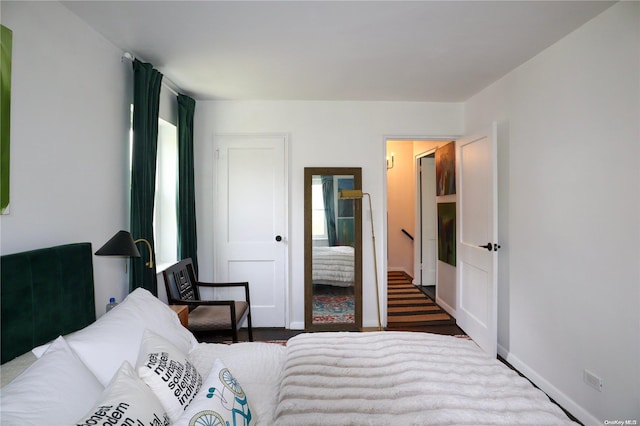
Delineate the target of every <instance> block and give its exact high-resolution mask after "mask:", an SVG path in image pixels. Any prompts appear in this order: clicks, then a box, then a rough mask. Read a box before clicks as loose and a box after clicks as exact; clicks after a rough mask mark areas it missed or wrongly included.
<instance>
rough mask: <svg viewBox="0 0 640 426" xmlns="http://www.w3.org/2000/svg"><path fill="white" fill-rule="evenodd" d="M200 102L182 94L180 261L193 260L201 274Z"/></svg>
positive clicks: (179, 107)
mask: <svg viewBox="0 0 640 426" xmlns="http://www.w3.org/2000/svg"><path fill="white" fill-rule="evenodd" d="M195 109H196V101H195V100H193V99H192V98H190V97H189V96H186V95H178V193H177V197H176V204H177V205H176V209H177V217H178V259H180V260H181V259H186V258H188V257H190V258H191V259H192V260H193V267H194V270H195V272H196V276H197V274H198V259H197V251H198V241H197V237H196V202H195V187H194V177H193V165H194V164H193V115H194V112H195Z"/></svg>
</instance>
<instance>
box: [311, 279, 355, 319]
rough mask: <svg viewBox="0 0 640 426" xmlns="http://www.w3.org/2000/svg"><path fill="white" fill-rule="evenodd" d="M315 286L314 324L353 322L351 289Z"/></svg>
mask: <svg viewBox="0 0 640 426" xmlns="http://www.w3.org/2000/svg"><path fill="white" fill-rule="evenodd" d="M349 290H350V289H345V288H339V287H331V286H315V287H314V295H313V308H312V309H313V311H312V312H313V315H312V317H313V319H312V321H313V323H314V324H343V323H353V322H355V298H354V296H353V290H351V291H349Z"/></svg>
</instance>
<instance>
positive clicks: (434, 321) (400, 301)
mask: <svg viewBox="0 0 640 426" xmlns="http://www.w3.org/2000/svg"><path fill="white" fill-rule="evenodd" d="M387 280H388V281H387V282H388V289H387V300H388V302H387V312H388V313H387V329H389V330H406V329H411V328H412V327H425V326H433V325H453V324H455V319H453V318H452V317H451V316H450V315H449V314H448V313H447V312H445V311H444V310H443V309H442V308H440V306H438V305H437V304H436V303H435V302H434V301H433V300H431V299H430V298H429V297H427V295H425V294H424V293H423V292H422V291H421V290H420V289H419V288H418V287H416V286H415V285H413V284H412V283H411V280H410V278H409V277H407V276H406V275H405V274H404V273H403V272H399V271H389V272H388V274H387Z"/></svg>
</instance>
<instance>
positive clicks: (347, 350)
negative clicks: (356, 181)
mask: <svg viewBox="0 0 640 426" xmlns="http://www.w3.org/2000/svg"><path fill="white" fill-rule="evenodd" d="M85 249H86V248H85ZM89 250H90V249H89ZM63 258H66V257H64V256H63ZM81 258H83V259H84V257H81ZM83 261H85V262H87V261H88V262H90V261H91V256H89V257H88V259H84V260H83ZM4 265H5V262H4V259H3V266H4ZM85 266H86V265H85ZM3 269H4V268H3ZM26 273H27V274H28V273H30V271H26ZM3 277H4V271H3ZM65 279H66V278H65ZM87 280H88V282H86V283H84V284H80V283H76V284H77V285H80V286H84V285H86V286H93V282H92V277H91V279H88V278H87ZM13 284H14V283H12V282H11V280H9V281H8V282H4V281H3V282H2V287H3V291H5V288H4V287H5V286H8V285H13ZM51 286H54V287H55V283H53V282H52V283H51ZM66 291H70V292H74V291H75V287H74V288H69V289H68V290H65V292H66ZM83 291H84V290H80V292H83ZM85 302H86V303H89V300H86V301H85ZM90 303H92V304H93V303H94V302H93V300H91V301H90ZM5 309H8V308H7V307H6V306H5V300H4V298H3V300H2V310H3V314H4V311H5ZM3 322H4V317H3ZM9 322H12V321H11V320H10V319H9ZM9 325H11V324H9ZM13 325H15V324H13ZM4 326H5V324H3V327H4ZM52 333H53V335H49V336H48V338H47V339H48V340H45V342H44V343H42V342H41V343H36V344H35V347H34V348H33V349H32V351H30V352H27V353H26V354H25V355H21V356H19V357H17V358H13V359H12V360H11V361H9V362H7V363H5V364H3V366H2V370H1V371H0V373H1V374H2V375H3V376H4V375H5V372H6V371H7V370H6V369H7V368H17V369H23V370H24V371H22V372H19V374H18V375H17V377H16V378H15V379H13V380H12V381H11V382H10V383H8V384H6V385H4V386H3V387H2V389H1V391H0V415H1V416H2V417H1V418H2V424H3V425H5V424H6V425H13V424H20V425H32V424H33V425H35V424H39V425H42V424H51V425H66V424H77V425H87V426H88V425H97V424H100V425H102V424H110V425H124V424H145V425H189V426H196V425H198V426H207V425H217V424H220V425H237V424H247V423H249V424H252V425H283V426H284V425H298V426H300V425H365V424H366V425H399V424H402V425H430V424H455V425H461V424H469V425H471V424H473V425H476V424H536V425H545V424H549V425H563V424H571V421H570V420H569V419H568V418H567V417H566V415H565V414H564V413H563V412H562V410H560V409H559V408H558V407H557V406H556V405H555V404H553V403H552V402H550V401H549V399H548V398H547V397H546V395H544V393H542V392H541V391H539V390H537V389H536V388H534V387H533V386H532V385H531V384H530V383H529V382H528V381H527V380H526V379H524V378H522V377H520V376H518V375H517V374H516V373H515V372H514V371H512V370H510V369H509V368H507V367H506V366H504V365H503V364H501V363H500V362H498V361H497V360H495V359H491V358H489V357H487V356H486V355H484V353H483V352H482V351H481V350H480V349H479V348H478V347H477V346H476V345H475V343H474V342H473V341H471V340H468V339H462V338H457V337H453V336H440V335H433V334H428V333H410V332H370V333H355V332H354V333H347V332H341V333H303V334H300V335H298V336H296V337H294V338H292V339H290V340H289V341H288V342H287V344H286V346H283V345H281V344H277V343H266V342H246V343H237V344H230V345H226V344H210V343H198V342H197V341H196V340H195V338H194V337H193V335H192V334H191V333H190V332H189V331H188V330H187V329H186V328H184V327H182V326H181V325H180V322H179V320H178V317H177V315H176V314H175V313H174V311H173V310H171V309H170V308H169V307H167V306H166V305H165V304H164V303H162V302H161V301H159V300H158V299H157V298H156V297H154V296H152V295H151V294H150V293H149V292H147V291H146V290H143V289H137V290H135V291H133V292H132V293H131V294H129V296H127V298H126V299H125V300H124V301H123V302H121V303H120V304H119V305H118V306H117V307H115V308H114V309H112V310H111V311H110V312H108V313H107V314H105V315H103V316H102V317H100V318H98V319H97V320H95V321H93V322H91V323H90V324H88V325H85V326H82V327H81V328H79V329H77V330H75V331H70V332H67V333H66V334H64V335H56V332H52ZM2 337H3V340H2V345H3V346H5V345H7V346H13V344H14V342H13V339H12V338H10V339H9V340H5V336H4V335H3V336H2ZM41 338H42V337H40V338H39V339H41ZM17 340H21V339H17ZM25 357H26V361H25ZM16 363H17V364H18V366H17V367H16ZM27 365H28V367H26V366H27ZM24 367H26V369H24Z"/></svg>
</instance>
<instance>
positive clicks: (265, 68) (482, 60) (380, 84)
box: [63, 0, 613, 102]
mask: <svg viewBox="0 0 640 426" xmlns="http://www.w3.org/2000/svg"><path fill="white" fill-rule="evenodd" d="M63 4H64V5H65V6H66V7H67V8H69V9H70V10H71V11H72V12H73V13H75V14H76V15H78V16H79V17H80V18H82V19H83V20H84V21H86V22H87V23H88V24H89V25H90V26H91V27H93V28H94V29H95V30H97V31H98V32H100V33H101V34H103V35H104V37H106V38H107V39H108V40H110V41H111V42H112V43H113V44H115V45H116V46H118V47H120V48H122V50H123V52H125V51H128V52H131V53H132V54H133V55H135V56H136V57H138V58H139V59H141V60H143V61H145V62H151V63H152V64H153V65H154V66H155V67H156V68H157V69H158V70H160V71H161V72H162V73H163V74H164V75H165V76H166V77H167V78H168V79H170V80H171V81H172V82H173V83H175V84H176V85H178V86H179V87H180V88H181V89H182V90H184V91H185V92H187V93H189V94H190V95H191V96H193V97H194V98H196V99H198V100H205V99H252V100H258V99H260V100H364V101H436V102H460V101H464V100H466V99H468V98H469V97H471V96H472V95H474V94H475V93H477V92H479V91H480V90H481V89H483V88H484V87H486V86H487V85H489V84H490V83H492V82H494V81H496V80H497V79H499V78H500V77H502V76H503V75H505V74H506V73H508V72H509V71H511V70H512V69H514V68H515V67H517V66H518V65H520V64H522V63H524V62H525V61H527V60H528V59H530V58H532V57H533V56H535V55H536V54H538V53H539V52H540V51H542V50H543V49H545V48H546V47H548V46H550V45H552V44H553V43H554V42H555V41H557V40H559V39H560V38H562V37H564V36H565V35H567V34H569V33H570V32H571V31H573V30H575V29H576V28H578V27H579V26H580V25H582V24H583V23H585V22H587V21H588V20H590V19H591V18H593V17H594V16H596V15H598V14H599V13H601V12H602V11H603V10H604V9H606V8H607V7H609V6H611V5H612V4H613V2H610V1H575V0H573V1H399V0H396V1H69V2H63Z"/></svg>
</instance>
